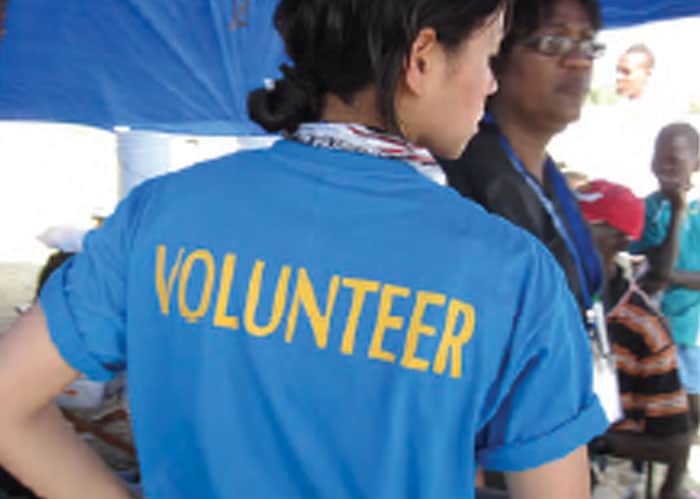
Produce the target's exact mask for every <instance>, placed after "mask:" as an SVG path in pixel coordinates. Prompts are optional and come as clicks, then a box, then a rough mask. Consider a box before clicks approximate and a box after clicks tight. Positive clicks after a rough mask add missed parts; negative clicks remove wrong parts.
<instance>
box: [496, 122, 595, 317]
mask: <svg viewBox="0 0 700 499" xmlns="http://www.w3.org/2000/svg"><path fill="white" fill-rule="evenodd" d="M484 122H485V123H488V124H490V125H493V126H494V127H495V128H496V130H497V131H498V135H499V139H500V141H501V145H502V146H503V149H504V150H505V152H506V154H507V155H508V158H509V159H510V162H511V164H512V165H513V168H515V170H516V171H517V172H518V173H519V174H520V175H521V176H522V177H523V180H525V182H526V183H527V185H528V186H529V187H530V188H531V189H532V190H533V191H534V193H535V195H536V196H537V198H538V199H539V201H540V203H541V204H542V207H543V208H544V209H545V211H546V212H547V214H548V215H549V217H550V219H551V220H552V223H553V225H554V228H555V229H556V231H557V232H558V233H559V235H560V236H561V237H562V239H564V242H565V243H566V247H567V249H568V250H569V253H570V254H571V257H572V258H573V259H574V264H575V266H576V272H577V275H578V280H579V283H580V286H581V294H582V298H583V303H584V306H585V307H586V309H587V310H588V309H590V308H591V307H592V305H593V297H592V293H591V290H590V289H589V283H588V279H587V276H586V272H585V270H584V267H583V262H582V261H581V255H580V254H579V251H578V249H577V247H576V245H575V244H574V241H573V239H572V238H571V235H570V234H569V230H568V229H567V227H566V225H565V224H564V221H563V220H562V219H561V217H560V216H559V213H557V210H556V208H555V207H554V204H553V203H552V201H551V200H550V199H549V198H548V197H547V196H546V194H545V193H544V191H543V190H542V186H541V185H540V183H539V182H538V181H537V180H536V179H535V178H534V177H533V176H532V174H531V173H530V172H528V171H527V169H526V168H525V165H524V164H523V162H522V161H520V159H519V158H518V156H517V155H516V154H515V151H514V150H513V148H512V146H511V145H510V143H509V142H508V139H507V138H506V136H505V135H503V132H501V130H500V129H499V128H498V125H497V124H496V121H495V120H494V118H493V116H492V115H491V114H488V113H487V114H486V116H485V117H484ZM552 169H556V166H555V165H554V162H553V161H552V159H551V158H549V157H548V158H547V161H546V163H545V175H547V176H548V177H549V178H550V179H551V177H552V176H553V174H554V172H553V171H552ZM553 185H554V191H555V192H554V195H555V196H557V198H558V199H560V201H561V194H562V192H561V188H560V187H558V186H557V185H556V182H553Z"/></svg>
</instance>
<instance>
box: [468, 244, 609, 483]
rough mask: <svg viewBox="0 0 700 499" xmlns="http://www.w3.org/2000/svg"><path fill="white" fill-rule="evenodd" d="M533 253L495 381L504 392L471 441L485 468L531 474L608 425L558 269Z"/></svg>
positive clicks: (587, 349)
mask: <svg viewBox="0 0 700 499" xmlns="http://www.w3.org/2000/svg"><path fill="white" fill-rule="evenodd" d="M538 246H539V245H538ZM536 249H538V250H539V251H537V253H538V255H537V256H536V258H535V263H534V265H533V266H532V270H531V274H530V276H528V277H529V278H528V279H526V284H525V288H524V292H523V294H524V297H523V301H522V308H521V311H520V314H519V316H518V320H517V323H516V325H515V327H514V334H513V340H512V349H511V350H512V351H511V353H510V356H509V358H508V361H507V363H506V365H505V367H504V368H503V373H502V376H501V381H502V383H503V384H504V385H505V386H508V387H509V388H508V391H507V392H505V393H504V394H503V395H502V396H501V398H500V399H499V403H498V404H496V405H495V408H494V409H493V413H492V414H490V415H489V416H488V417H487V419H486V424H485V426H484V428H483V429H482V431H481V432H480V433H479V435H478V437H477V460H478V461H479V463H480V465H482V466H483V467H484V468H485V469H488V470H496V471H521V470H525V469H530V468H535V467H537V466H540V465H542V464H545V463H547V462H550V461H554V460H556V459H560V458H562V457H564V456H566V455H567V454H569V453H570V452H572V451H574V450H575V449H577V448H578V447H580V446H581V445H584V444H586V443H588V442H589V441H590V440H591V439H593V438H594V437H595V436H597V435H600V434H602V433H604V432H605V430H606V429H607V427H608V421H607V419H606V417H605V414H604V412H603V409H602V408H601V406H600V403H599V401H598V398H597V396H596V395H595V394H594V393H593V362H592V356H591V350H590V342H589V339H588V336H587V334H586V333H585V331H584V328H583V324H582V321H581V318H580V317H581V316H580V314H579V310H578V308H577V306H576V303H575V301H574V299H573V296H572V295H571V293H570V291H569V289H568V287H567V285H566V282H565V280H564V277H563V273H562V272H561V269H560V268H559V267H558V266H557V264H556V263H555V262H554V260H553V258H552V257H551V255H549V254H544V250H543V249H541V248H539V247H538V248H536Z"/></svg>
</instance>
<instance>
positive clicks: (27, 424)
mask: <svg viewBox="0 0 700 499" xmlns="http://www.w3.org/2000/svg"><path fill="white" fill-rule="evenodd" d="M77 376H78V373H77V372H76V371H75V370H73V369H72V368H71V367H70V366H69V365H68V364H66V363H65V361H64V360H63V358H62V357H61V355H60V354H59V352H58V351H57V350H56V347H55V346H54V344H53V342H52V341H51V338H50V336H49V332H48V329H47V325H46V320H45V317H44V313H43V311H42V310H41V306H40V305H36V306H34V307H33V308H32V309H31V310H30V311H29V312H28V313H27V314H25V315H24V316H23V317H22V318H20V320H19V321H17V322H16V323H15V324H14V326H13V327H12V328H11V329H10V330H9V331H8V332H7V333H6V334H5V335H3V336H2V337H1V338H0V400H4V401H6V403H5V404H4V405H3V409H2V411H0V464H2V465H3V466H5V467H6V468H7V469H8V470H10V471H11V472H12V473H13V474H14V475H15V476H17V478H19V479H20V480H21V481H22V482H23V483H24V484H25V485H27V486H28V487H30V488H31V489H32V490H34V491H35V492H36V493H37V494H38V495H40V496H41V497H46V498H47V499H75V498H76V497H99V498H101V499H128V498H129V497H131V496H130V494H129V493H128V492H127V490H126V488H125V487H124V486H123V485H122V484H121V482H120V481H119V479H118V478H117V477H116V476H115V475H114V474H113V473H112V472H111V471H110V470H109V469H108V468H107V466H106V465H105V464H104V462H103V461H102V460H101V459H100V458H99V457H98V456H97V455H96V454H95V453H94V452H93V451H92V450H91V449H90V448H89V447H87V446H86V445H85V444H84V443H83V442H82V440H80V438H79V437H78V436H77V435H76V434H75V433H74V432H73V430H72V428H71V427H70V426H69V425H68V424H67V423H66V422H65V420H64V419H63V418H62V416H61V415H60V413H59V411H58V409H57V408H56V407H55V406H54V403H53V400H54V398H55V396H56V395H58V394H59V393H60V392H61V390H62V389H63V388H64V387H65V386H66V385H67V384H69V383H71V382H72V381H74V380H75V379H76V378H77Z"/></svg>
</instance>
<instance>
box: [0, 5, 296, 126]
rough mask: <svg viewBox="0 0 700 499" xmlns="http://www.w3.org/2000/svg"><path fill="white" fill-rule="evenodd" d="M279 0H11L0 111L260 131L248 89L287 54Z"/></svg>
mask: <svg viewBox="0 0 700 499" xmlns="http://www.w3.org/2000/svg"><path fill="white" fill-rule="evenodd" d="M2 1H5V2H6V1H7V0H2ZM275 5H276V0H99V2H92V1H88V0H61V1H60V2H56V1H52V0H9V4H8V6H7V7H8V10H7V12H6V15H5V36H4V37H3V38H2V39H1V40H0V119H23V120H44V121H61V122H71V123H82V124H86V125H93V126H98V127H107V128H109V127H112V126H114V125H128V126H131V127H133V128H151V129H157V130H169V131H176V130H177V129H178V128H185V129H196V130H199V131H202V132H212V133H213V132H221V133H229V134H235V135H245V134H254V133H261V132H262V130H260V129H259V128H258V127H257V126H255V125H253V124H252V123H251V122H250V121H249V120H248V118H247V112H246V97H247V94H248V93H249V92H250V90H252V89H254V88H257V87H260V86H262V85H263V83H264V81H263V80H264V78H267V77H276V76H277V75H278V67H279V64H280V63H281V62H282V60H283V59H284V51H283V48H282V44H281V42H280V40H279V38H278V36H277V34H276V32H275V31H274V29H273V26H272V13H273V10H274V7H275Z"/></svg>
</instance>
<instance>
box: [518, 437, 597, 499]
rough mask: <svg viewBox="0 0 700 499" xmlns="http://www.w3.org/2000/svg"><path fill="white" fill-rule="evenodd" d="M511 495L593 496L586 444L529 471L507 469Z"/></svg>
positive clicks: (536, 498) (527, 498)
mask: <svg viewBox="0 0 700 499" xmlns="http://www.w3.org/2000/svg"><path fill="white" fill-rule="evenodd" d="M506 482H507V483H508V492H509V494H510V497H511V499H561V498H562V497H566V498H567V499H590V497H591V481H590V469H589V465H588V450H587V449H586V446H582V447H579V448H578V449H577V450H575V451H574V452H572V453H571V454H569V455H568V456H566V457H564V458H562V459H559V460H558V461H552V462H550V463H547V464H544V465H542V466H540V467H538V468H534V469H531V470H527V471H519V472H509V473H506Z"/></svg>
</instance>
